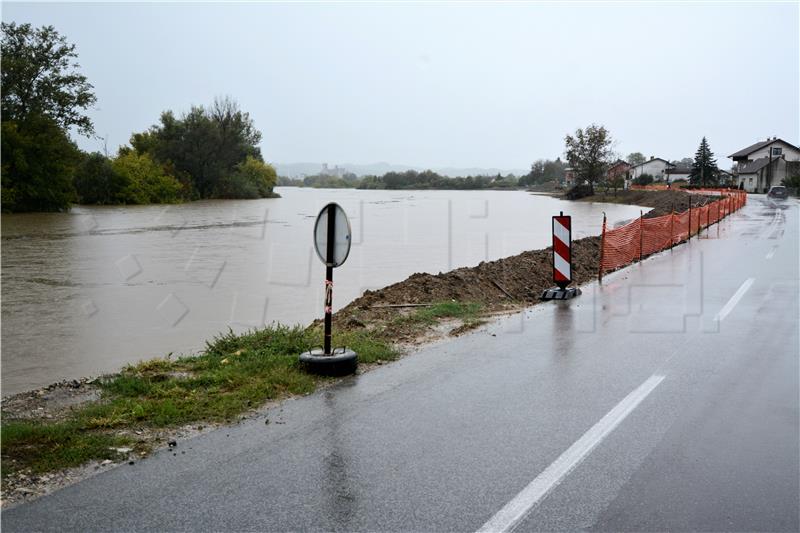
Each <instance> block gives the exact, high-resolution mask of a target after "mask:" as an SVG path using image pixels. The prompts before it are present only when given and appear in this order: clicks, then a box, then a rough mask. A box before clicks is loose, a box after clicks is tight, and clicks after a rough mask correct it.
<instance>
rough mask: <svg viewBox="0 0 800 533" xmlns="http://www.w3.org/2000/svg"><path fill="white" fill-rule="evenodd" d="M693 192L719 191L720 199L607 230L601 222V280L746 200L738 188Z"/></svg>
mask: <svg viewBox="0 0 800 533" xmlns="http://www.w3.org/2000/svg"><path fill="white" fill-rule="evenodd" d="M692 192H697V193H701V194H719V195H720V199H719V200H716V201H714V202H712V203H710V204H706V205H704V206H702V207H693V208H691V209H690V210H687V211H684V212H682V213H672V214H669V215H664V216H660V217H655V218H648V219H644V218H641V217H640V218H637V219H636V220H634V221H632V222H630V223H628V224H626V225H624V226H622V227H619V228H614V229H612V230H606V229H605V223H604V225H603V237H602V240H601V243H602V244H601V250H600V268H599V277H600V278H601V279H602V277H603V273H604V272H608V271H611V270H616V269H618V268H621V267H623V266H625V265H629V264H631V263H633V262H634V261H636V260H638V259H640V258H642V257H644V256H647V255H650V254H654V253H656V252H660V251H661V250H665V249H667V248H669V247H670V246H672V245H673V244H678V243H680V242H683V241H686V240H688V239H689V238H690V236H692V235H696V234H697V233H698V232H699V231H700V230H701V229H702V228H707V227H709V226H710V225H711V224H714V223H716V222H719V221H720V220H722V219H723V218H725V217H726V216H727V215H729V214H731V213H732V212H734V211H737V210H738V209H741V207H742V206H744V205H745V203H746V202H747V194H746V193H742V192H740V191H728V190H720V189H702V190H694V191H692ZM690 230H691V231H690Z"/></svg>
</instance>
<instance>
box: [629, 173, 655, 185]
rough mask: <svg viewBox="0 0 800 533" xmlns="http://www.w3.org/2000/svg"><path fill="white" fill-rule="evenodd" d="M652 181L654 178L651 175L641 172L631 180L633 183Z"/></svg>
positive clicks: (647, 183)
mask: <svg viewBox="0 0 800 533" xmlns="http://www.w3.org/2000/svg"><path fill="white" fill-rule="evenodd" d="M653 181H654V179H653V176H652V175H650V174H642V175H641V176H639V177H638V178H636V179H635V180H633V183H635V184H636V185H650V184H651V183H653Z"/></svg>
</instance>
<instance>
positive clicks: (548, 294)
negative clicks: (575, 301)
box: [539, 287, 581, 300]
mask: <svg viewBox="0 0 800 533" xmlns="http://www.w3.org/2000/svg"><path fill="white" fill-rule="evenodd" d="M580 294H581V290H580V289H579V288H578V287H567V288H566V289H561V288H559V287H552V288H550V289H547V290H545V291H544V292H542V295H541V296H540V297H539V299H540V300H569V299H570V298H575V297H576V296H580Z"/></svg>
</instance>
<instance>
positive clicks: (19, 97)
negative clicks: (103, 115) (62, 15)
mask: <svg viewBox="0 0 800 533" xmlns="http://www.w3.org/2000/svg"><path fill="white" fill-rule="evenodd" d="M2 34H3V36H2V45H0V48H2V57H3V62H2V85H3V91H2V93H3V94H2V115H3V121H8V120H11V121H15V122H23V121H25V120H27V118H28V117H29V116H30V115H41V116H45V117H48V118H50V119H51V120H53V121H54V122H55V123H56V125H57V126H58V127H60V128H62V129H64V130H68V129H69V128H71V127H75V128H77V130H78V132H79V133H81V134H82V135H86V136H89V135H92V134H93V133H94V126H93V125H92V121H91V119H89V117H88V116H86V115H85V114H84V110H85V109H87V108H89V107H90V106H91V105H93V104H94V103H95V100H96V98H95V96H94V93H93V92H92V85H91V84H90V83H89V82H88V81H86V76H84V75H83V74H81V73H80V72H79V71H78V68H79V67H80V65H78V64H77V63H76V62H75V59H76V58H77V57H78V54H77V53H76V52H75V45H74V44H69V43H67V40H66V38H65V37H63V36H61V35H59V34H58V32H57V31H56V30H55V28H53V26H42V27H41V28H33V27H32V26H31V25H30V24H20V25H17V24H16V23H14V22H11V23H5V22H4V23H2Z"/></svg>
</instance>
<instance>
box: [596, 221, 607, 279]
mask: <svg viewBox="0 0 800 533" xmlns="http://www.w3.org/2000/svg"><path fill="white" fill-rule="evenodd" d="M605 249H606V212H605V211H603V231H602V233H601V234H600V268H598V269H597V282H598V283H601V284H602V283H603V252H604V251H605Z"/></svg>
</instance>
